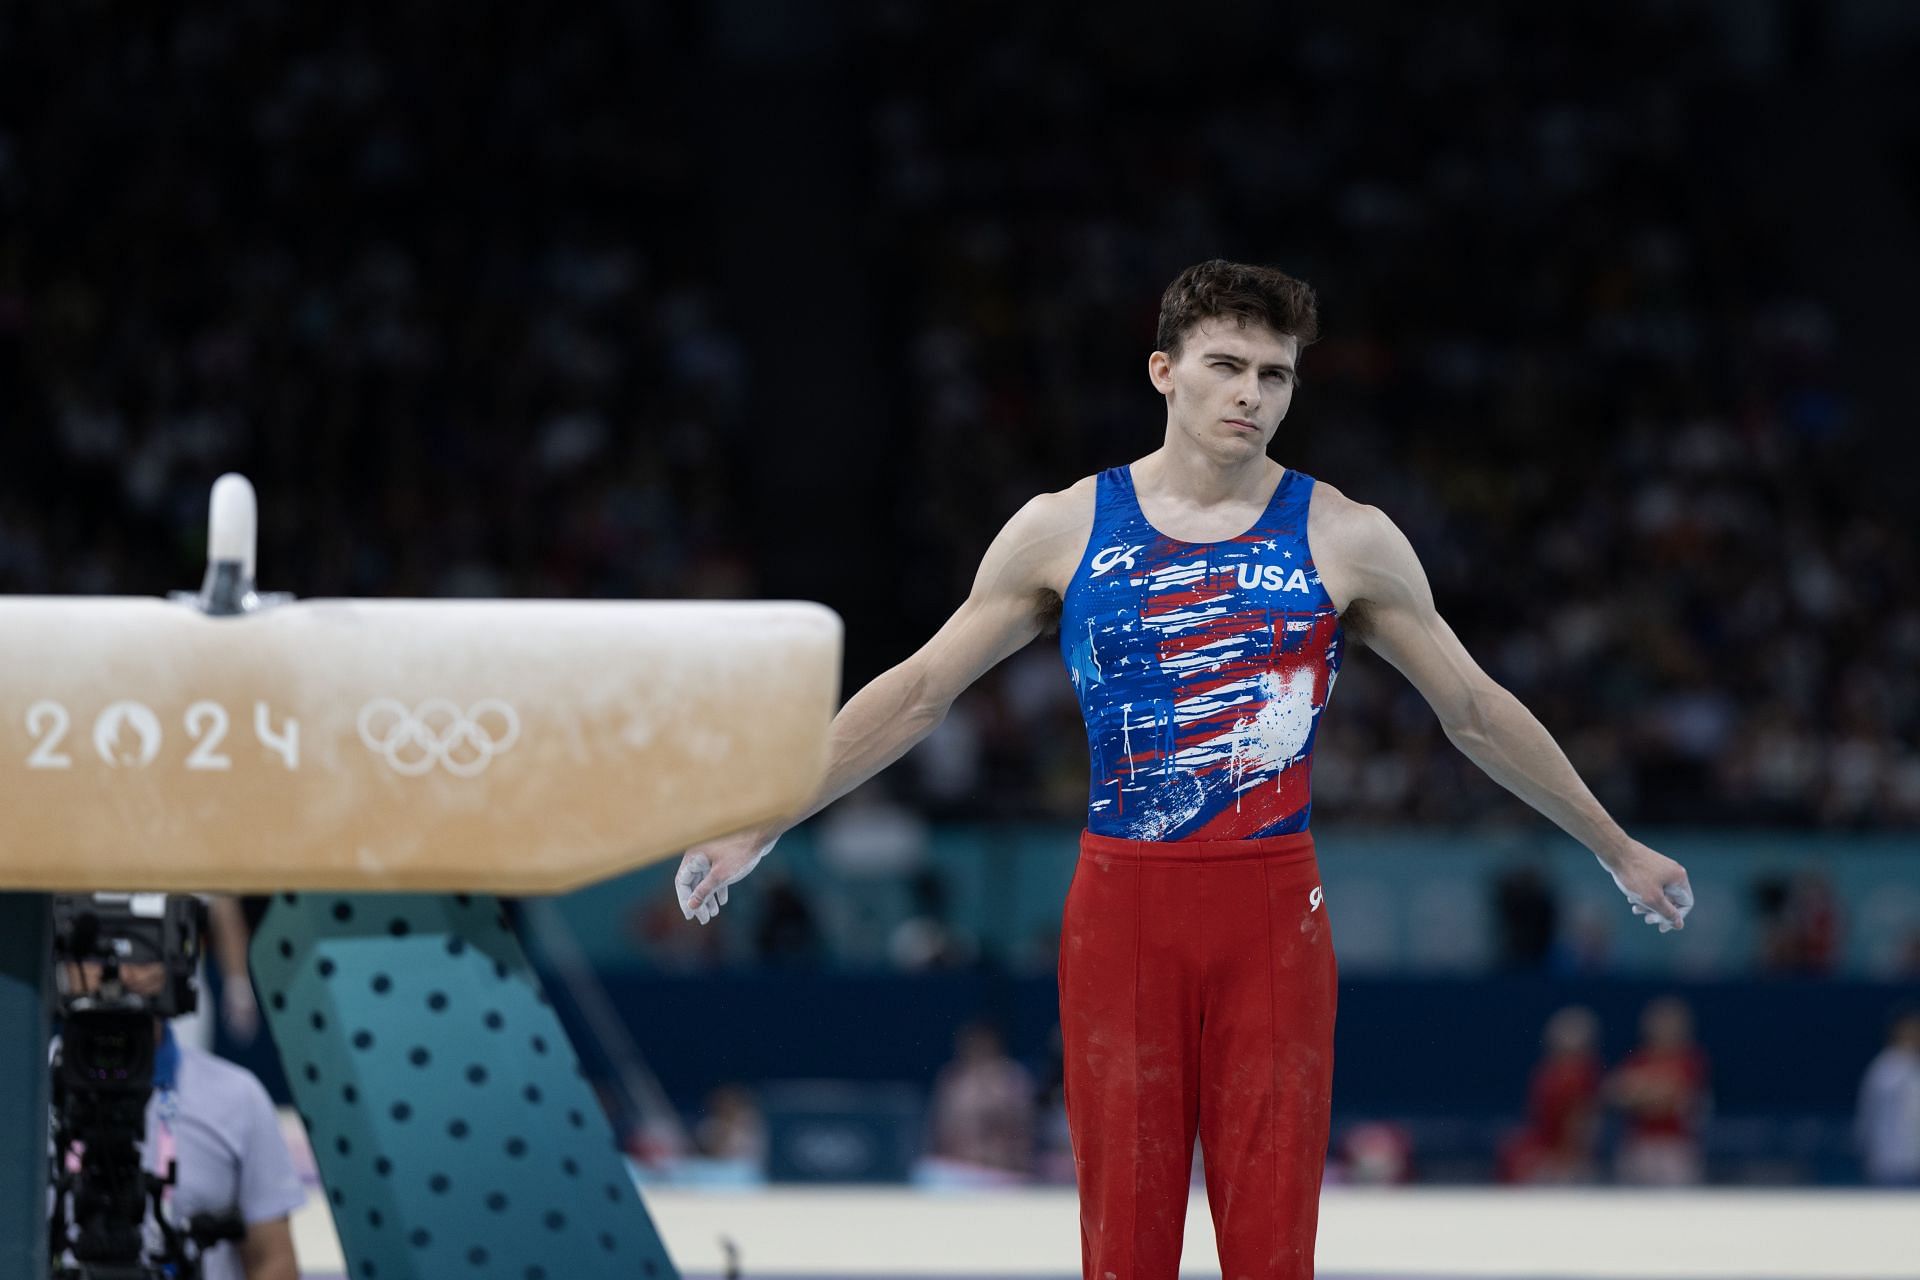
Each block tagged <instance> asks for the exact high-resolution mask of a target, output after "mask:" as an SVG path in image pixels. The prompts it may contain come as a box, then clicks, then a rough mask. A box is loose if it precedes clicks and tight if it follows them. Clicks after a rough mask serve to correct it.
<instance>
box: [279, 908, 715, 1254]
mask: <svg viewBox="0 0 1920 1280" xmlns="http://www.w3.org/2000/svg"><path fill="white" fill-rule="evenodd" d="M252 956H253V980H254V985H255V987H256V988H257V989H258V990H259V994H260V999H261V1004H262V1007H263V1008H264V1009H265V1010H266V1013H267V1020H268V1023H269V1025H270V1026H271V1028H272V1031H273V1038H274V1043H275V1045H276V1046H277V1047H278V1048H279V1050H280V1058H281V1061H282V1063H283V1064H284V1065H285V1067H286V1071H287V1080H288V1082H289V1083H290V1084H291V1086H292V1088H293V1094H294V1099H295V1101H296V1102H297V1103H298V1105H299V1108H300V1118H301V1120H302V1121H303V1122H304V1123H305V1125H306V1129H307V1136H308V1138H309V1139H310V1140H311V1142H312V1143H313V1153H314V1157H315V1159H316V1161H317V1162H318V1163H319V1166H320V1169H321V1173H322V1181H323V1182H324V1183H325V1184H326V1188H327V1197H328V1200H329V1201H330V1206H331V1208H332V1211H333V1221H334V1227H335V1228H336V1230H338V1232H339V1233H340V1242H341V1246H342V1248H343V1249H344V1251H345V1253H346V1256H347V1258H348V1259H349V1260H350V1263H349V1270H348V1275H349V1276H350V1277H352V1278H353V1280H384V1278H385V1277H408V1276H418V1277H422V1278H423V1280H424V1278H425V1277H441V1276H449V1277H451V1276H473V1277H487V1278H488V1280H496V1278H497V1280H563V1278H564V1280H573V1278H575V1277H582V1278H586V1277H600V1276H606V1277H610V1278H611V1277H621V1278H622V1280H624V1278H625V1277H636V1278H644V1280H653V1277H661V1278H662V1280H666V1278H667V1277H677V1276H678V1275H679V1273H678V1272H677V1271H676V1270H675V1269H674V1266H673V1263H672V1261H671V1260H670V1259H669V1258H668V1257H667V1253H666V1249H665V1248H664V1247H663V1246H662V1245H661V1243H660V1238H659V1236H658V1235H657V1234H656V1233H655V1231H654V1227H653V1222H652V1220H651V1219H650V1218H649V1217H648V1216H647V1211H646V1209H645V1207H644V1206H643V1205H642V1204H641V1202H640V1198H639V1194H638V1192H637V1191H636V1190H635V1189H634V1185H633V1179H632V1178H631V1177H630V1176H629V1174H628V1172H627V1167H626V1164H625V1161H624V1159H623V1157H622V1155H621V1153H620V1150H619V1147H618V1145H617V1144H616V1142H615V1141H614V1137H613V1134H612V1132H611V1130H610V1129H609V1127H608V1124H607V1120H606V1117H605V1115H604V1114H603V1113H602V1112H601V1109H600V1104H599V1101H598V1100H597V1099H596V1098H595V1097H594V1094H593V1091H592V1090H591V1089H590V1088H589V1087H588V1085H587V1082H586V1080H585V1079H584V1078H583V1077H582V1075H581V1073H580V1068H579V1063H578V1060H577V1059H576V1058H575V1056H574V1051H573V1046H572V1044H571V1043H569V1042H568V1040H567V1037H566V1033H565V1032H564V1031H563V1030H562V1029H561V1026H560V1022H559V1020H558V1018H556V1017H555V1016H554V1011H553V1009H552V1007H551V1006H550V1005H549V1003H548V1001H547V997H546V993H545V992H544V991H543V990H541V987H540V982H539V979H538V978H536V977H535V975H534V973H533V970H532V969H531V968H530V967H529V966H528V964H527V959H526V956H525V955H524V954H523V953H522V951H521V948H520V944H519V942H518V941H517V940H516V939H515V937H514V935H513V933H512V932H511V930H510V928H509V926H508V922H507V917H506V914H505V912H504V911H503V910H502V909H501V907H500V904H499V902H498V901H497V900H496V899H494V898H491V897H484V896H482V897H471V896H468V895H466V894H461V895H458V896H457V897H437V896H426V895H420V894H334V893H286V894H279V895H276V896H275V898H274V900H273V906H272V907H271V908H270V909H269V910H268V912H267V916H266V919H265V921H264V922H263V923H262V925H261V927H260V930H259V932H258V933H257V934H256V935H255V937H254V940H253V951H252Z"/></svg>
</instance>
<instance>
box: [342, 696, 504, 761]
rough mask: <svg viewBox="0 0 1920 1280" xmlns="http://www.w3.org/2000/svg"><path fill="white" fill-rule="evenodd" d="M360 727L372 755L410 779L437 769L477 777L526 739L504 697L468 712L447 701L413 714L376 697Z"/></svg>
mask: <svg viewBox="0 0 1920 1280" xmlns="http://www.w3.org/2000/svg"><path fill="white" fill-rule="evenodd" d="M355 723H356V726H357V727H358V728H359V730H360V741H362V742H364V743H366V744H367V750H369V751H372V752H375V753H376V754H378V755H380V756H381V757H382V758H384V759H385V760H386V762H387V764H388V765H390V766H391V767H392V768H393V771H394V772H395V773H403V774H405V775H407V776H408V777H410V778H417V777H419V776H420V775H421V774H423V773H427V772H429V771H431V770H432V769H433V767H434V766H435V765H439V766H440V767H441V768H443V769H445V770H446V771H447V772H448V773H451V774H453V775H455V776H456V777H461V778H472V777H475V776H477V775H479V774H481V773H483V772H485V771H486V767H487V766H488V765H490V764H492V763H493V758H494V757H495V756H497V755H499V754H500V753H501V752H503V751H505V750H506V749H507V748H508V747H511V746H512V745H513V744H514V743H516V742H518V741H519V740H520V716H519V714H518V713H517V712H516V711H514V709H513V708H512V707H510V706H508V705H507V704H506V703H504V702H502V701H500V699H498V698H482V699H480V701H478V702H476V703H474V704H473V705H472V706H470V707H468V708H467V709H466V710H465V711H462V710H461V709H460V707H459V705H458V704H456V703H454V702H451V701H449V700H448V699H446V698H428V699H427V700H426V701H425V702H423V703H421V704H420V705H419V706H417V707H415V708H413V709H412V710H411V711H409V710H408V709H407V707H406V704H404V703H402V702H399V701H396V700H395V699H393V698H375V699H374V700H373V701H372V702H369V703H368V704H367V705H366V706H364V707H362V708H360V716H359V718H358V720H357V721H356V722H355Z"/></svg>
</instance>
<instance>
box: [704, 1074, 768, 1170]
mask: <svg viewBox="0 0 1920 1280" xmlns="http://www.w3.org/2000/svg"><path fill="white" fill-rule="evenodd" d="M694 1140H695V1141H696V1142H697V1143H698V1144H699V1146H700V1154H701V1155H703V1156H706V1157H707V1158H708V1159H711V1160H742V1161H746V1162H748V1163H750V1164H753V1165H756V1166H764V1165H765V1164H766V1160H767V1122H766V1120H765V1119H764V1118H763V1117H762V1116H761V1114H760V1107H759V1104H758V1103H756V1102H755V1101H754V1100H753V1094H752V1093H751V1092H749V1091H748V1090H747V1089H745V1088H744V1087H742V1086H740V1085H737V1084H725V1085H721V1086H720V1087H719V1088H717V1089H715V1090H714V1091H713V1092H712V1093H709V1094H708V1095H707V1111H706V1114H705V1115H704V1116H702V1117H701V1118H700V1123H699V1125H698V1126H697V1127H696V1128H695V1130H694Z"/></svg>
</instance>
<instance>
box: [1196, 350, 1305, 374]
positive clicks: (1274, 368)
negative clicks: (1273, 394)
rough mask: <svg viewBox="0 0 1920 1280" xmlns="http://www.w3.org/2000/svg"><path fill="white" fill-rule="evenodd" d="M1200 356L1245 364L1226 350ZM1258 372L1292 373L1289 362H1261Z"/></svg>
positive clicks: (1204, 358)
mask: <svg viewBox="0 0 1920 1280" xmlns="http://www.w3.org/2000/svg"><path fill="white" fill-rule="evenodd" d="M1200 358H1201V359H1202V360H1226V361H1229V362H1230V363H1233V364H1236V365H1244V364H1246V360H1245V359H1244V358H1242V357H1240V356H1236V355H1233V354H1232V353H1230V352H1226V351H1209V352H1207V353H1206V354H1205V355H1203V356H1201V357H1200ZM1260 372H1262V373H1292V372H1293V366H1292V365H1290V364H1263V365H1261V366H1260Z"/></svg>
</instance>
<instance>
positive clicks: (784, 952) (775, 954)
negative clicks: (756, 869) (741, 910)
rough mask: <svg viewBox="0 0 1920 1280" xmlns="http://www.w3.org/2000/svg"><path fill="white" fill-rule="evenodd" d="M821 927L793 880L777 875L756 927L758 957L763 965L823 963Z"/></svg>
mask: <svg viewBox="0 0 1920 1280" xmlns="http://www.w3.org/2000/svg"><path fill="white" fill-rule="evenodd" d="M820 945H821V944H820V926H819V925H818V924H817V923H816V922H815V920H814V915H813V907H812V906H811V905H810V904H809V903H808V902H807V900H806V898H805V897H804V896H803V895H802V894H801V892H800V887H799V886H798V885H796V884H795V883H794V882H793V880H792V878H791V877H789V876H786V875H783V874H775V876H774V877H773V879H772V880H771V881H770V882H769V883H768V885H767V886H766V896H765V897H764V898H762V899H761V903H760V919H759V921H758V923H757V924H756V925H755V926H754V931H753V948H754V955H755V956H756V957H757V958H758V959H759V961H760V963H762V964H769V965H793V966H799V967H805V966H808V965H812V964H816V963H818V962H819V960H820Z"/></svg>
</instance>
